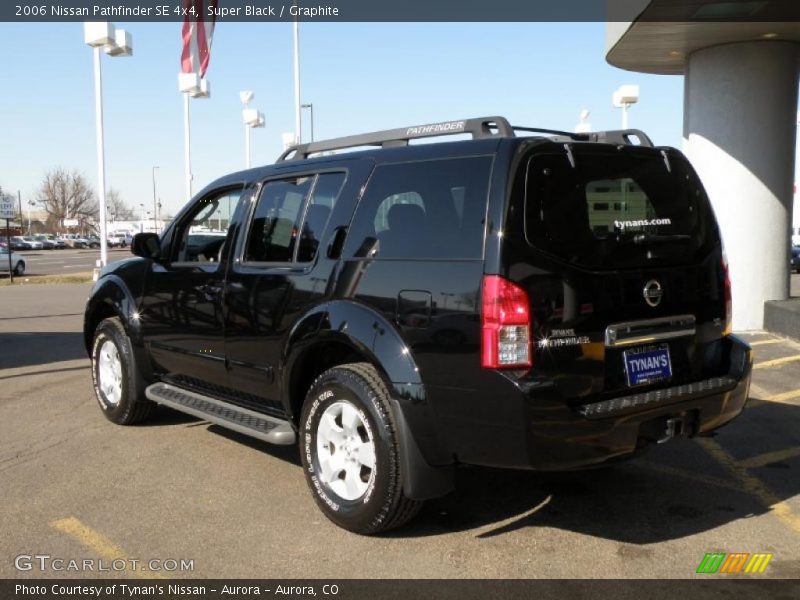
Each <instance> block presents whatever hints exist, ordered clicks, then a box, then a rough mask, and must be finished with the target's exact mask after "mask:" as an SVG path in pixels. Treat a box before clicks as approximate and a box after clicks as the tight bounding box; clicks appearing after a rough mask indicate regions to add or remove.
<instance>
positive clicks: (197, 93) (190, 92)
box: [178, 73, 211, 201]
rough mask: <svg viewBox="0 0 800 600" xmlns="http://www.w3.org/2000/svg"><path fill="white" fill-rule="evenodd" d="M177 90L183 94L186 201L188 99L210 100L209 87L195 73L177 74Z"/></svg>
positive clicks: (188, 183)
mask: <svg viewBox="0 0 800 600" xmlns="http://www.w3.org/2000/svg"><path fill="white" fill-rule="evenodd" d="M178 90H179V91H180V92H181V93H182V94H183V159H184V175H185V179H186V196H187V198H186V200H187V201H188V200H190V199H191V197H192V134H191V127H192V123H191V119H190V115H189V98H190V97H191V98H210V97H211V85H210V84H209V83H208V80H207V79H206V78H201V77H200V75H199V74H197V73H179V74H178Z"/></svg>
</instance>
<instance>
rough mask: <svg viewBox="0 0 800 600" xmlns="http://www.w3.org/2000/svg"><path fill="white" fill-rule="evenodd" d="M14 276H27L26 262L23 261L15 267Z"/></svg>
mask: <svg viewBox="0 0 800 600" xmlns="http://www.w3.org/2000/svg"><path fill="white" fill-rule="evenodd" d="M14 275H16V276H17V277H22V276H23V275H25V261H24V260H21V261H19V262H18V263H17V266H15V267H14Z"/></svg>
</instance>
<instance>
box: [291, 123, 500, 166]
mask: <svg viewBox="0 0 800 600" xmlns="http://www.w3.org/2000/svg"><path fill="white" fill-rule="evenodd" d="M464 133H467V134H472V139H474V140H477V139H483V138H492V137H514V130H513V129H512V127H511V125H510V124H509V123H508V121H507V120H506V119H505V118H503V117H480V118H477V119H462V120H460V121H444V122H442V123H429V124H427V125H414V126H412V127H402V128H400V129H387V130H385V131H374V132H372V133H363V134H359V135H350V136H347V137H341V138H335V139H332V140H323V141H321V142H311V143H309V144H299V145H297V146H291V147H290V148H287V149H286V150H285V151H284V152H283V154H281V155H280V156H279V157H278V162H281V161H284V160H287V159H288V160H302V159H304V158H308V157H309V155H311V154H316V153H317V152H327V151H329V150H342V149H344V148H356V147H358V146H383V147H391V146H407V145H408V142H409V140H415V139H420V138H426V137H439V136H443V135H461V134H464Z"/></svg>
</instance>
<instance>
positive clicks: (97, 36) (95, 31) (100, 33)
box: [83, 22, 133, 267]
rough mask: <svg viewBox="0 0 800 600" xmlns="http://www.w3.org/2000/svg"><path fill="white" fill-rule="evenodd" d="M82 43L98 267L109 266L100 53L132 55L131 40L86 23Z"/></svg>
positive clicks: (103, 24)
mask: <svg viewBox="0 0 800 600" xmlns="http://www.w3.org/2000/svg"><path fill="white" fill-rule="evenodd" d="M83 41H84V42H85V43H86V44H87V45H88V46H90V47H91V48H92V51H93V52H92V54H93V59H94V104H95V128H96V135H97V193H98V196H99V209H100V210H99V212H100V215H99V219H100V260H99V261H98V266H100V267H104V266H106V264H108V239H107V238H108V232H107V226H106V158H105V132H104V129H103V71H102V64H101V61H100V50H102V49H105V52H106V54H108V55H109V56H112V57H116V56H132V55H133V40H132V37H131V35H130V33H128V32H127V31H125V30H124V29H119V30H118V29H116V28H115V27H114V25H113V24H112V23H106V22H86V23H84V24H83Z"/></svg>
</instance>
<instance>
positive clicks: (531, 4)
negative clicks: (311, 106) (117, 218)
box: [0, 0, 800, 22]
mask: <svg viewBox="0 0 800 600" xmlns="http://www.w3.org/2000/svg"><path fill="white" fill-rule="evenodd" d="M194 4H200V3H199V2H196V3H194ZM210 4H211V2H210V1H209V0H204V2H202V5H203V9H202V11H194V10H193V9H190V8H187V3H186V2H185V0H56V1H53V2H42V1H38V2H37V1H25V0H3V2H2V3H0V21H7V22H14V21H18V22H58V21H64V22H70V21H72V22H78V21H110V20H118V21H149V22H166V21H183V20H184V19H186V18H187V17H190V18H193V19H202V20H211V19H212V18H214V19H216V21H217V22H226V21H237V22H269V21H272V22H277V21H292V20H295V19H297V20H299V21H319V22H367V21H375V22H456V21H464V22H481V21H486V22H489V21H494V22H498V21H571V22H576V21H633V20H639V21H671V22H682V21H696V22H708V21H725V22H729V21H742V22H747V21H760V22H769V21H775V22H777V21H782V22H786V21H800V2H798V1H797V0H760V1H759V2H753V1H749V0H727V2H725V3H719V2H709V3H708V4H707V5H706V6H705V7H703V5H702V4H701V3H698V2H671V1H669V0H391V1H390V0H318V1H316V2H314V1H312V0H302V1H300V2H298V3H294V2H292V1H291V0H284V1H281V0H219V2H218V6H217V9H216V11H215V12H212V11H213V9H212V8H211V7H210V6H209V5H210ZM720 4H722V6H720ZM188 5H189V6H192V5H193V3H192V2H189V3H188ZM200 13H202V14H200Z"/></svg>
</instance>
